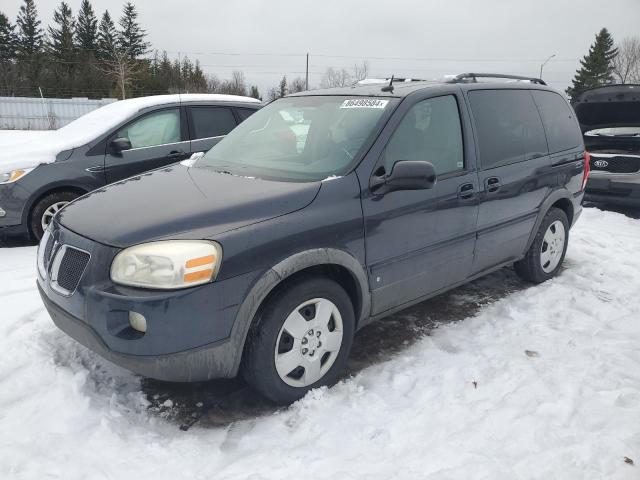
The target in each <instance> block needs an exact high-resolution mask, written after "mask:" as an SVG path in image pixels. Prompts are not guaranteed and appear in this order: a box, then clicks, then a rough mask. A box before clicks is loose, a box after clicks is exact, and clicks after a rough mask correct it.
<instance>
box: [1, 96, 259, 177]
mask: <svg viewBox="0 0 640 480" xmlns="http://www.w3.org/2000/svg"><path fill="white" fill-rule="evenodd" d="M189 102H236V103H249V104H256V103H260V101H259V100H256V99H255V98H250V97H242V96H239V95H222V94H198V93H191V94H176V95H155V96H150V97H139V98H131V99H128V100H120V101H118V102H113V103H110V104H108V105H105V106H103V107H100V108H98V109H96V110H93V111H91V112H89V113H87V114H86V115H83V116H82V117H80V118H78V119H76V120H74V121H73V122H71V123H69V124H68V125H65V126H64V127H62V128H60V129H59V130H56V131H54V132H51V135H49V136H47V137H46V138H44V139H41V140H40V141H39V142H37V143H36V142H31V143H30V144H29V143H25V144H22V145H14V146H12V147H11V148H9V149H7V150H5V151H3V152H2V153H0V173H2V172H5V171H10V170H14V169H18V168H24V169H26V168H33V167H36V166H38V165H40V164H43V163H52V162H54V161H55V159H56V156H57V155H58V154H59V153H60V152H63V151H66V150H71V149H73V148H78V147H81V146H83V145H86V144H88V143H90V142H92V141H94V140H95V139H96V138H98V137H100V136H101V135H103V134H105V133H106V132H108V131H109V130H110V129H112V128H115V127H117V126H118V125H120V124H122V123H124V122H126V121H127V120H128V119H129V118H131V117H133V116H134V115H135V114H136V113H138V112H139V111H141V110H144V109H146V108H150V107H156V106H159V105H169V104H177V103H189Z"/></svg>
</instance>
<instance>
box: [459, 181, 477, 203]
mask: <svg viewBox="0 0 640 480" xmlns="http://www.w3.org/2000/svg"><path fill="white" fill-rule="evenodd" d="M475 194H476V187H474V185H473V183H463V184H462V185H460V186H459V187H458V198H461V199H463V200H466V199H469V198H473V197H474V196H475Z"/></svg>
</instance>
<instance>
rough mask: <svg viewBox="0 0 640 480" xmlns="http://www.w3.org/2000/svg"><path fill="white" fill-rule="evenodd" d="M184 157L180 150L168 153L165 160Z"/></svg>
mask: <svg viewBox="0 0 640 480" xmlns="http://www.w3.org/2000/svg"><path fill="white" fill-rule="evenodd" d="M185 155H186V153H184V152H183V151H182V150H173V151H172V152H169V155H167V158H171V159H174V158H183V157H184V156H185Z"/></svg>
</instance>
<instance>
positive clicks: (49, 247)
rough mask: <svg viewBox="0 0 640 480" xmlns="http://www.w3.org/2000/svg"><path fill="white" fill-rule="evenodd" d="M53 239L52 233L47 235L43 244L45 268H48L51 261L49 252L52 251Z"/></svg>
mask: <svg viewBox="0 0 640 480" xmlns="http://www.w3.org/2000/svg"><path fill="white" fill-rule="evenodd" d="M54 243H55V240H54V239H53V235H49V236H48V238H47V244H46V245H45V246H44V257H43V258H44V267H45V269H48V268H49V264H50V263H51V254H52V253H53V245H54Z"/></svg>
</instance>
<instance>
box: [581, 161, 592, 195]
mask: <svg viewBox="0 0 640 480" xmlns="http://www.w3.org/2000/svg"><path fill="white" fill-rule="evenodd" d="M589 173H591V154H590V153H589V152H584V175H583V177H582V188H581V189H580V190H584V189H585V187H586V186H587V180H589Z"/></svg>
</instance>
